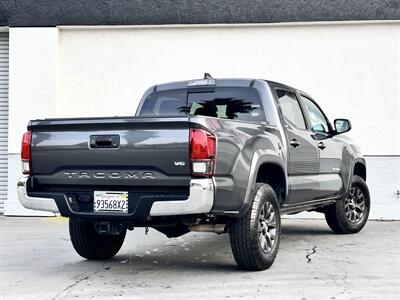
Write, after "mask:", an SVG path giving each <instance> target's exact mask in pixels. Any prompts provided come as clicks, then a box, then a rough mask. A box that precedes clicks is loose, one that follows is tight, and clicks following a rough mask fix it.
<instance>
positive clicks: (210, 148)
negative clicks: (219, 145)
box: [190, 128, 216, 176]
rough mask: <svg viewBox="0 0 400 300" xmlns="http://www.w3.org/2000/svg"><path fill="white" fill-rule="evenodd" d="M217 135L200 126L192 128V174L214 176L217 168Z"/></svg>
mask: <svg viewBox="0 0 400 300" xmlns="http://www.w3.org/2000/svg"><path fill="white" fill-rule="evenodd" d="M215 156H216V142H215V136H214V135H213V134H212V133H210V132H208V131H206V130H204V129H198V128H191V129H190V164H191V171H192V175H194V176H213V175H214V169H215Z"/></svg>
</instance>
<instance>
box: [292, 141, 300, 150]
mask: <svg viewBox="0 0 400 300" xmlns="http://www.w3.org/2000/svg"><path fill="white" fill-rule="evenodd" d="M290 145H291V146H293V147H294V148H296V147H298V146H300V142H299V141H298V140H296V139H293V140H291V141H290Z"/></svg>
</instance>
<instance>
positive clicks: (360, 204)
mask: <svg viewBox="0 0 400 300" xmlns="http://www.w3.org/2000/svg"><path fill="white" fill-rule="evenodd" d="M370 207H371V200H370V196H369V190H368V186H367V184H366V183H365V181H364V179H362V178H361V177H360V176H356V175H354V176H353V178H352V182H351V187H350V189H349V192H348V193H347V195H346V196H345V197H344V198H343V199H340V200H338V201H336V203H334V204H331V205H329V206H328V207H326V208H325V219H326V222H327V223H328V225H329V227H330V228H331V229H332V230H333V231H334V232H336V233H339V234H350V233H357V232H359V231H360V230H361V229H363V227H364V226H365V224H366V223H367V220H368V215H369V211H370Z"/></svg>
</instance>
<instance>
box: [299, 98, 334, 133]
mask: <svg viewBox="0 0 400 300" xmlns="http://www.w3.org/2000/svg"><path fill="white" fill-rule="evenodd" d="M301 100H302V101H303V103H304V107H305V109H306V112H307V114H308V117H309V119H310V123H311V129H312V131H314V132H323V133H329V126H328V122H327V120H326V118H325V116H324V114H323V113H322V111H321V110H320V109H319V108H318V106H317V105H316V104H315V103H314V102H313V101H311V100H310V99H308V98H307V97H304V96H301Z"/></svg>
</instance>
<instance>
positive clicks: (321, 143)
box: [318, 142, 326, 150]
mask: <svg viewBox="0 0 400 300" xmlns="http://www.w3.org/2000/svg"><path fill="white" fill-rule="evenodd" d="M318 148H319V149H321V150H324V149H325V148H326V145H325V144H324V143H323V142H319V143H318Z"/></svg>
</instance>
